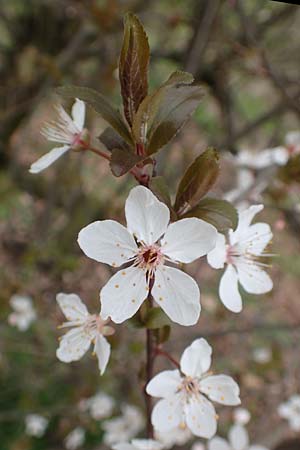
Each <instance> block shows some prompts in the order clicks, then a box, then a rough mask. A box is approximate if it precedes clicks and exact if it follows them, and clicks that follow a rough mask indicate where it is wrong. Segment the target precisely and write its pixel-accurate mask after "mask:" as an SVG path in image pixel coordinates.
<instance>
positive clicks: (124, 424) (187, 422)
mask: <svg viewBox="0 0 300 450" xmlns="http://www.w3.org/2000/svg"><path fill="white" fill-rule="evenodd" d="M58 112H59V115H60V121H59V122H56V123H51V124H49V125H48V127H47V128H45V129H44V132H43V133H44V135H45V136H46V137H47V138H48V139H49V140H51V141H54V142H58V143H60V144H62V146H60V147H57V148H54V149H53V150H51V151H50V152H49V153H48V154H47V155H44V156H43V157H42V158H40V159H39V160H38V161H37V162H36V163H34V164H33V165H32V166H31V168H30V172H32V173H38V172H40V171H41V170H43V169H45V168H46V167H48V166H49V165H50V164H52V163H53V162H54V161H56V160H57V159H58V158H59V157H60V156H62V155H63V154H64V153H66V152H67V151H69V150H80V149H81V150H83V149H87V148H88V146H89V133H88V131H87V129H85V128H84V120H85V105H84V103H83V102H82V101H80V100H78V99H77V100H76V102H75V103H74V105H73V108H72V117H70V116H69V115H68V114H67V113H66V111H65V110H64V109H63V108H62V107H59V108H58ZM298 138H299V136H294V135H293V139H292V137H291V136H290V137H289V138H288V140H287V141H288V142H287V144H286V147H282V148H277V149H272V150H265V152H264V153H263V155H262V154H260V157H259V159H260V160H261V161H260V162H259V165H258V166H257V167H255V168H257V169H260V168H263V167H266V165H269V164H284V163H286V161H287V159H288V157H289V155H290V153H291V148H293V151H295V152H296V151H297V152H298V151H299V152H300V146H299V145H298V144H296V143H295V142H296V140H297V139H298ZM292 141H293V143H291V142H292ZM237 163H238V165H239V166H241V167H244V166H249V167H251V169H252V168H253V158H252V155H251V158H250V159H249V158H248V159H247V152H244V153H241V154H240V156H239V157H238V159H237ZM250 163H251V164H250ZM262 209H263V205H252V206H249V207H247V208H246V209H244V210H240V211H239V220H238V226H237V228H236V229H235V230H229V232H228V234H227V235H226V236H225V235H224V234H221V233H218V232H217V230H216V228H215V227H214V226H212V225H211V224H209V223H208V222H205V221H204V220H201V219H198V218H194V217H189V218H183V219H180V220H178V221H175V222H172V223H170V211H169V208H168V207H167V206H166V205H165V204H164V203H162V202H161V201H160V200H158V198H157V197H156V196H155V195H154V194H153V193H152V191H151V190H150V189H148V188H147V187H144V186H137V187H134V188H133V189H132V190H131V191H130V193H129V196H128V198H127V200H126V204H125V216H126V223H127V226H126V227H125V226H123V225H121V224H120V223H118V222H116V221H114V220H102V221H96V222H93V223H91V224H89V225H87V226H86V227H85V228H83V229H82V230H81V231H80V232H79V235H78V244H79V246H80V248H81V249H82V251H83V252H84V253H85V254H86V256H88V257H89V258H92V259H94V260H96V261H97V262H101V263H105V264H108V265H110V266H112V267H113V268H116V267H121V269H120V270H119V271H117V272H116V273H115V274H114V275H113V276H112V277H111V278H110V279H109V280H108V282H107V283H106V284H105V285H104V287H103V288H102V289H101V291H100V304H101V310H100V312H99V313H97V314H90V313H89V312H88V310H87V308H86V306H85V305H84V303H83V302H82V300H81V299H80V298H79V297H78V296H77V295H76V294H64V293H60V294H58V295H57V302H58V304H59V306H60V308H61V309H62V311H63V313H64V315H65V317H66V319H67V321H66V322H65V323H63V325H62V326H61V327H62V328H65V327H68V328H70V330H69V331H68V332H67V333H66V334H65V335H64V336H63V337H62V338H61V340H60V344H59V348H58V350H57V357H58V358H59V359H60V360H61V361H64V362H67V363H68V362H71V361H77V360H79V359H80V358H81V357H82V356H83V355H84V354H85V353H86V351H87V350H88V349H89V348H90V346H91V345H92V344H93V346H94V348H93V350H94V353H95V354H96V356H97V358H98V365H99V370H100V373H101V374H103V373H104V371H105V369H106V366H107V364H108V361H109V357H110V351H111V348H110V344H109V342H108V340H107V337H108V336H110V335H112V334H113V333H114V331H115V330H114V328H113V327H112V326H111V325H110V324H109V321H110V320H111V321H112V322H114V323H115V324H119V323H122V322H124V321H126V320H128V319H130V318H131V317H133V316H134V315H135V314H136V312H137V311H138V310H139V308H140V307H141V305H142V303H143V302H144V301H145V300H146V299H147V298H148V297H149V295H151V297H152V298H153V300H154V301H155V303H156V304H157V305H159V306H160V307H161V308H162V310H163V311H164V312H165V314H166V315H167V316H168V317H169V318H170V319H171V320H172V321H173V322H175V323H178V324H180V325H183V326H190V325H194V324H196V323H197V321H198V319H199V316H200V312H201V303H200V289H199V286H198V284H197V283H196V282H195V280H194V279H193V278H191V277H190V276H189V275H187V274H186V273H185V272H183V271H182V270H181V269H180V268H179V267H180V266H181V265H182V264H186V263H191V262H193V261H195V260H196V259H198V258H200V257H202V256H205V255H207V261H208V263H209V265H210V266H211V267H213V268H215V269H222V268H224V267H225V271H224V274H223V275H222V277H221V280H220V285H219V296H220V300H221V301H222V303H223V304H224V306H225V307H226V308H228V309H229V310H230V311H232V312H235V313H238V312H240V311H241V310H242V298H241V294H240V292H239V284H241V286H242V287H243V288H244V290H245V291H247V292H249V293H252V294H264V293H266V292H269V291H270V290H271V289H272V286H273V284H272V280H271V278H270V277H269V275H268V274H267V273H266V271H265V268H266V267H267V266H268V265H267V264H266V263H265V262H262V261H261V258H262V257H263V258H265V257H268V256H271V254H270V253H268V252H267V251H266V249H267V247H268V245H269V243H270V241H271V239H272V232H271V229H270V227H269V225H268V224H266V223H255V224H253V223H252V221H253V219H254V216H255V215H256V214H258V213H259V212H260V211H261V210H262ZM170 264H171V265H170ZM124 266H125V267H124ZM174 266H175V267H174ZM176 266H177V267H176ZM15 309H16V307H15ZM14 320H16V319H14ZM27 321H28V319H27ZM211 354H212V348H211V347H210V345H209V344H208V343H207V342H206V340H205V339H203V338H199V339H196V340H194V342H193V343H192V344H191V345H190V346H188V347H187V348H186V349H185V350H184V352H183V354H182V357H181V360H180V368H179V369H176V370H166V371H163V372H160V373H159V374H157V375H156V376H154V378H152V380H150V382H149V383H148V385H147V386H146V391H147V393H148V395H150V396H153V397H157V398H160V400H159V401H158V402H157V403H156V405H155V406H154V408H153V411H152V416H151V421H152V424H153V426H154V430H155V437H156V439H157V440H156V441H154V440H142V439H134V440H132V441H131V443H128V441H130V440H131V439H132V438H134V437H135V436H136V434H137V433H138V432H139V431H140V430H141V429H142V426H143V421H142V417H141V416H140V415H139V414H140V413H139V412H137V411H136V410H135V409H134V408H133V407H130V406H128V405H127V406H124V407H123V408H122V416H120V417H117V418H113V419H110V420H108V421H106V422H104V424H103V427H104V430H105V435H104V442H105V443H106V444H108V445H113V448H114V449H115V450H134V449H136V450H146V449H147V450H152V449H153V450H160V449H161V448H162V447H164V448H168V447H170V446H172V445H173V444H175V443H180V442H183V441H184V440H185V439H188V438H189V437H190V436H191V435H194V436H198V437H203V438H206V439H211V438H212V437H213V436H214V435H215V433H216V430H217V418H218V416H217V414H216V411H215V408H214V406H213V404H212V401H213V402H217V403H220V404H224V405H231V406H234V405H238V404H239V403H240V398H239V387H238V385H237V384H236V382H235V381H234V380H233V379H232V378H231V377H229V376H227V375H212V374H210V372H209V369H210V365H211ZM99 405H101V406H100V407H99ZM103 405H104V406H103ZM81 407H82V408H83V410H89V411H90V413H91V416H92V417H94V418H95V419H100V418H103V417H104V416H106V414H111V412H112V409H113V407H114V403H113V402H112V401H110V399H108V398H105V397H103V396H102V395H100V397H98V398H97V397H96V398H93V399H90V400H87V401H86V402H85V403H82V405H81ZM104 410H105V411H107V412H106V413H103V411H104ZM284 414H285V417H288V412H287V409H285V413H284ZM282 415H283V414H282ZM78 430H79V431H78ZM75 431H76V433H75ZM73 433H74V436H75V437H74V436H73V435H72V436H69V442H71V444H70V443H69V446H68V447H67V448H69V449H72V448H76V447H74V445H72V442H73V441H76V442H77V441H78V440H79V441H80V440H82V439H84V433H83V432H82V429H79V428H78V429H76V430H73ZM229 441H230V443H229V444H228V443H227V442H226V441H225V440H224V439H221V438H218V437H216V438H214V439H212V440H211V441H210V442H209V447H208V448H209V450H217V449H218V450H228V449H233V450H246V449H247V450H248V449H250V448H251V449H252V450H255V449H256V450H259V449H263V447H258V446H252V447H249V443H248V436H247V434H246V431H245V429H244V428H243V425H242V424H236V425H235V426H234V427H233V428H232V429H231V431H230V433H229ZM238 442H242V443H243V444H241V443H238ZM66 446H67V444H66Z"/></svg>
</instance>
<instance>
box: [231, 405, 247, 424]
mask: <svg viewBox="0 0 300 450" xmlns="http://www.w3.org/2000/svg"><path fill="white" fill-rule="evenodd" d="M233 419H234V421H235V423H238V424H239V425H246V424H247V423H248V422H249V421H250V419H251V414H250V412H249V411H248V409H245V408H235V410H234V411H233Z"/></svg>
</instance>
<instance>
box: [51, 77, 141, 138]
mask: <svg viewBox="0 0 300 450" xmlns="http://www.w3.org/2000/svg"><path fill="white" fill-rule="evenodd" d="M56 92H57V93H58V94H59V95H61V96H63V97H67V98H70V97H71V98H79V99H80V100H82V101H84V102H85V103H87V104H88V105H89V106H91V107H92V108H93V109H94V110H95V111H96V112H97V113H98V114H100V116H101V117H103V119H104V120H106V122H108V123H109V124H110V125H111V126H112V127H113V128H114V129H115V130H116V131H117V133H118V134H119V135H120V136H122V138H123V139H125V141H126V142H128V143H129V144H131V145H133V142H132V137H131V135H130V132H129V130H128V128H127V125H126V124H125V122H124V120H123V118H122V116H121V114H120V113H119V111H118V110H116V109H115V108H114V107H113V106H112V105H111V104H110V102H109V100H108V99H107V98H106V97H104V95H102V94H100V93H99V92H97V91H95V90H94V89H90V88H86V87H79V86H61V87H59V88H57V89H56Z"/></svg>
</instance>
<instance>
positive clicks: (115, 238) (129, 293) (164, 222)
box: [78, 186, 217, 326]
mask: <svg viewBox="0 0 300 450" xmlns="http://www.w3.org/2000/svg"><path fill="white" fill-rule="evenodd" d="M125 215H126V220H127V228H125V227H124V226H122V225H120V224H119V223H118V222H115V221H113V220H102V221H97V222H93V223H91V224H90V225H88V226H86V227H85V228H83V229H82V230H81V231H80V233H79V236H78V243H79V245H80V247H81V249H82V250H83V251H84V253H85V254H86V255H87V256H89V257H90V258H93V259H95V260H96V261H99V262H102V263H106V264H109V265H111V266H113V267H117V266H121V265H123V264H124V263H127V264H128V263H129V264H130V265H129V267H126V268H124V269H121V270H120V271H118V272H117V273H116V274H115V275H114V276H113V277H112V278H111V279H110V280H109V281H108V282H107V284H106V285H105V286H104V287H103V289H102V291H101V293H100V300H101V305H102V310H101V311H102V317H104V318H108V317H111V319H112V320H113V321H114V322H116V323H121V322H124V321H125V320H127V319H129V318H130V317H132V316H133V315H134V314H135V313H136V312H137V311H138V309H139V307H140V306H141V304H142V303H143V301H144V300H145V299H146V298H147V296H148V294H149V290H151V294H152V296H153V298H154V300H155V301H156V303H157V304H159V305H160V306H161V308H162V309H163V310H164V311H165V313H166V314H167V315H168V316H169V317H170V319H171V320H173V321H174V322H177V323H179V324H181V325H186V326H188V325H194V324H195V323H196V322H197V321H198V318H199V315H200V291H199V288H198V285H197V283H196V282H195V281H194V280H193V278H191V277H190V276H189V275H187V274H185V273H184V272H183V271H182V270H179V269H177V268H174V267H169V266H166V265H165V263H166V262H172V263H175V264H176V263H180V262H181V263H189V262H192V261H194V260H195V259H196V258H199V257H200V256H203V255H206V254H207V253H208V252H209V251H210V250H212V249H213V248H214V246H215V242H216V237H217V231H216V229H215V228H214V227H213V226H212V225H210V224H209V223H207V222H204V221H203V220H200V219H196V218H187V219H181V220H178V221H177V222H174V223H171V224H169V221H170V211H169V208H168V207H167V206H166V205H165V204H164V203H162V202H160V201H159V200H158V199H157V198H156V197H155V195H154V194H153V193H152V192H151V191H150V190H149V189H147V188H145V187H143V186H137V187H135V188H133V189H132V190H131V192H130V194H129V196H128V198H127V200H126V206H125Z"/></svg>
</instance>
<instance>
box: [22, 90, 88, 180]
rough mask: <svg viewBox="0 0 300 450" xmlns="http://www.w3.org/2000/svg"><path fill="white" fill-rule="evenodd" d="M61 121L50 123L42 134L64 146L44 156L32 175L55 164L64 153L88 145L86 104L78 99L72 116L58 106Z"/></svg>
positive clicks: (31, 169) (35, 165)
mask: <svg viewBox="0 0 300 450" xmlns="http://www.w3.org/2000/svg"><path fill="white" fill-rule="evenodd" d="M57 112H58V114H59V120H58V121H53V122H50V123H49V124H47V125H46V126H45V128H44V129H43V130H42V134H43V135H44V136H45V137H46V138H47V139H48V140H49V141H52V142H58V143H60V144H62V146H60V147H55V148H53V149H52V150H51V151H50V152H48V153H46V155H44V156H42V157H41V158H40V159H38V160H37V161H36V162H35V163H33V164H32V165H31V167H30V169H29V172H30V173H39V172H41V171H42V170H44V169H46V168H47V167H49V166H50V165H51V164H53V163H54V162H55V161H56V160H57V159H58V158H60V157H61V156H62V155H63V154H64V153H66V152H67V151H69V150H71V149H79V148H81V147H82V145H83V146H84V145H85V144H86V141H87V139H88V132H87V130H86V129H84V128H83V126H84V119H85V104H84V102H82V101H81V100H79V99H78V98H77V99H76V101H75V103H74V104H73V107H72V112H71V115H72V117H70V116H69V114H67V113H66V111H65V110H64V108H63V107H62V106H61V105H59V106H57Z"/></svg>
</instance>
